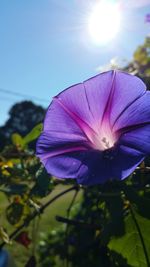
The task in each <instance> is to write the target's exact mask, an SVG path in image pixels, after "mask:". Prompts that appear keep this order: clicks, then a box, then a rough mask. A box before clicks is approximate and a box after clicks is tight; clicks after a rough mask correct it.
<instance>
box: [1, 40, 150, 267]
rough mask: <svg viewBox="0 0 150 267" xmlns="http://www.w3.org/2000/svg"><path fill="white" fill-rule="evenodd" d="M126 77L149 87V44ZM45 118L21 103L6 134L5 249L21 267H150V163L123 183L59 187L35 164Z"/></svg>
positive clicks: (61, 183)
mask: <svg viewBox="0 0 150 267" xmlns="http://www.w3.org/2000/svg"><path fill="white" fill-rule="evenodd" d="M124 70H126V71H128V72H130V73H133V74H136V75H138V76H139V77H140V78H142V79H143V81H144V82H145V83H146V84H147V88H148V89H149V88H150V38H146V40H145V42H144V44H143V45H141V46H139V47H138V48H137V50H136V51H135V53H134V55H133V60H132V62H130V63H129V64H128V66H126V67H125V68H124ZM44 114H45V110H44V109H43V108H42V107H40V106H36V105H34V104H33V103H32V102H28V101H25V102H22V103H18V104H15V105H14V106H13V107H12V108H11V110H10V113H9V115H10V117H9V119H8V121H7V122H6V124H5V125H4V126H3V127H1V128H0V148H1V152H0V192H1V193H0V200H1V202H0V203H1V204H0V237H1V245H0V247H1V249H5V250H8V251H9V252H10V254H11V256H12V258H14V262H15V265H16V266H19V267H23V266H26V267H27V266H28V267H29V266H32V267H34V266H39V267H50V266H53V267H60V266H66V267H76V266H78V267H79V266H82V267H84V266H86V267H91V266H93V267H94V266H95V267H101V266H102V267H108V266H109V267H116V266H124V267H131V266H132V267H141V266H142V267H150V213H149V207H150V159H146V160H145V161H144V162H143V163H142V164H141V165H140V167H139V168H137V169H136V171H135V172H134V173H133V174H132V175H131V176H130V177H129V178H128V179H126V180H125V181H122V182H117V181H113V182H109V183H106V184H104V185H99V186H93V187H81V186H78V185H76V182H75V181H69V182H68V180H67V181H65V180H61V181H60V180H57V179H56V178H55V177H52V176H50V175H48V174H47V173H46V171H45V170H44V168H43V167H42V166H41V164H40V163H39V160H38V159H37V158H36V157H35V143H36V139H37V138H38V136H39V134H40V132H41V130H42V123H41V122H42V121H43V118H44ZM10 266H13V263H11V265H10Z"/></svg>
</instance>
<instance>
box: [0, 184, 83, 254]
mask: <svg viewBox="0 0 150 267" xmlns="http://www.w3.org/2000/svg"><path fill="white" fill-rule="evenodd" d="M77 189H78V186H77V185H75V186H73V187H70V188H68V189H66V190H64V191H62V192H61V193H59V194H57V195H56V196H54V197H53V198H52V199H50V200H49V201H47V202H46V203H45V204H44V205H43V206H41V207H40V208H39V210H38V211H37V210H35V211H34V212H33V213H32V214H31V215H30V216H29V217H28V218H27V219H26V220H25V221H24V223H23V224H21V225H20V226H19V227H18V228H17V229H16V230H15V231H13V232H12V233H11V234H10V236H9V239H10V240H11V239H13V238H14V237H15V236H16V235H17V234H18V233H19V232H20V231H21V230H22V229H23V228H24V227H27V226H28V225H29V223H30V222H31V221H32V220H33V219H34V218H35V217H36V216H39V215H40V214H42V213H43V212H44V210H45V209H46V208H47V207H48V206H49V205H51V204H52V203H53V202H54V201H55V200H57V199H58V198H60V197H62V196H63V195H65V194H67V193H69V192H71V191H73V190H77ZM5 244H6V243H5V242H3V243H1V244H0V249H1V248H2V247H3V246H4V245H5Z"/></svg>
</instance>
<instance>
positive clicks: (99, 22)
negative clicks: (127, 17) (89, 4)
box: [88, 0, 121, 44]
mask: <svg viewBox="0 0 150 267" xmlns="http://www.w3.org/2000/svg"><path fill="white" fill-rule="evenodd" d="M120 22H121V15H120V10H119V6H118V5H117V4H115V3H111V2H108V1H106V0H105V1H100V2H99V3H97V4H96V5H95V6H94V7H93V9H92V11H91V14H90V16H89V21H88V29H89V33H90V36H91V38H92V40H93V42H94V43H96V44H106V43H109V41H111V40H112V39H113V38H114V37H115V36H116V35H117V33H118V32H119V29H120Z"/></svg>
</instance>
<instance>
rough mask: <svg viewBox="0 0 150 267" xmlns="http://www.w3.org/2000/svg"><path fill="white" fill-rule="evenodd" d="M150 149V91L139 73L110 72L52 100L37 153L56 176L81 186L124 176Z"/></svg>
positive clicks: (74, 86) (130, 171) (132, 169)
mask: <svg viewBox="0 0 150 267" xmlns="http://www.w3.org/2000/svg"><path fill="white" fill-rule="evenodd" d="M148 154H150V92H149V91H146V87H145V84H144V83H143V82H142V81H141V80H140V79H139V78H137V77H135V76H133V75H130V74H127V73H125V72H121V71H108V72H105V73H102V74H99V75H97V76H95V77H92V78H90V79H88V80H86V81H84V82H83V83H79V84H76V85H73V86H71V87H69V88H67V89H66V90H64V91H63V92H61V93H60V94H58V95H57V96H56V97H54V98H53V101H52V103H51V104H50V106H49V108H48V110H47V113H46V117H45V121H44V127H43V132H42V133H41V135H40V137H39V139H38V142H37V156H38V157H39V158H40V159H41V162H42V163H43V164H44V166H45V168H46V169H47V171H48V172H49V173H50V174H52V175H54V176H56V177H58V178H75V179H77V182H78V183H80V184H84V185H94V184H99V183H104V182H105V181H108V180H111V179H118V180H122V179H124V178H126V177H127V176H129V175H130V174H131V173H132V172H133V171H134V170H135V168H136V167H137V166H138V165H139V164H140V163H141V162H142V161H143V159H144V158H145V156H147V155H148Z"/></svg>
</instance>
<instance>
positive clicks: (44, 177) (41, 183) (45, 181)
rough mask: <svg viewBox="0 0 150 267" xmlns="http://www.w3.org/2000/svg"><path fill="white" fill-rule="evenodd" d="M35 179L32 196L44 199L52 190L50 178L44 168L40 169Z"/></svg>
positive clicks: (52, 184) (52, 185)
mask: <svg viewBox="0 0 150 267" xmlns="http://www.w3.org/2000/svg"><path fill="white" fill-rule="evenodd" d="M36 178H37V180H36V185H35V186H34V188H33V189H32V191H31V193H32V194H35V195H38V196H41V197H44V196H46V195H47V193H49V192H51V191H52V190H53V188H54V183H53V179H52V176H51V175H50V174H48V173H47V171H46V170H45V168H43V167H42V168H40V169H39V170H38V171H37V173H36Z"/></svg>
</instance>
